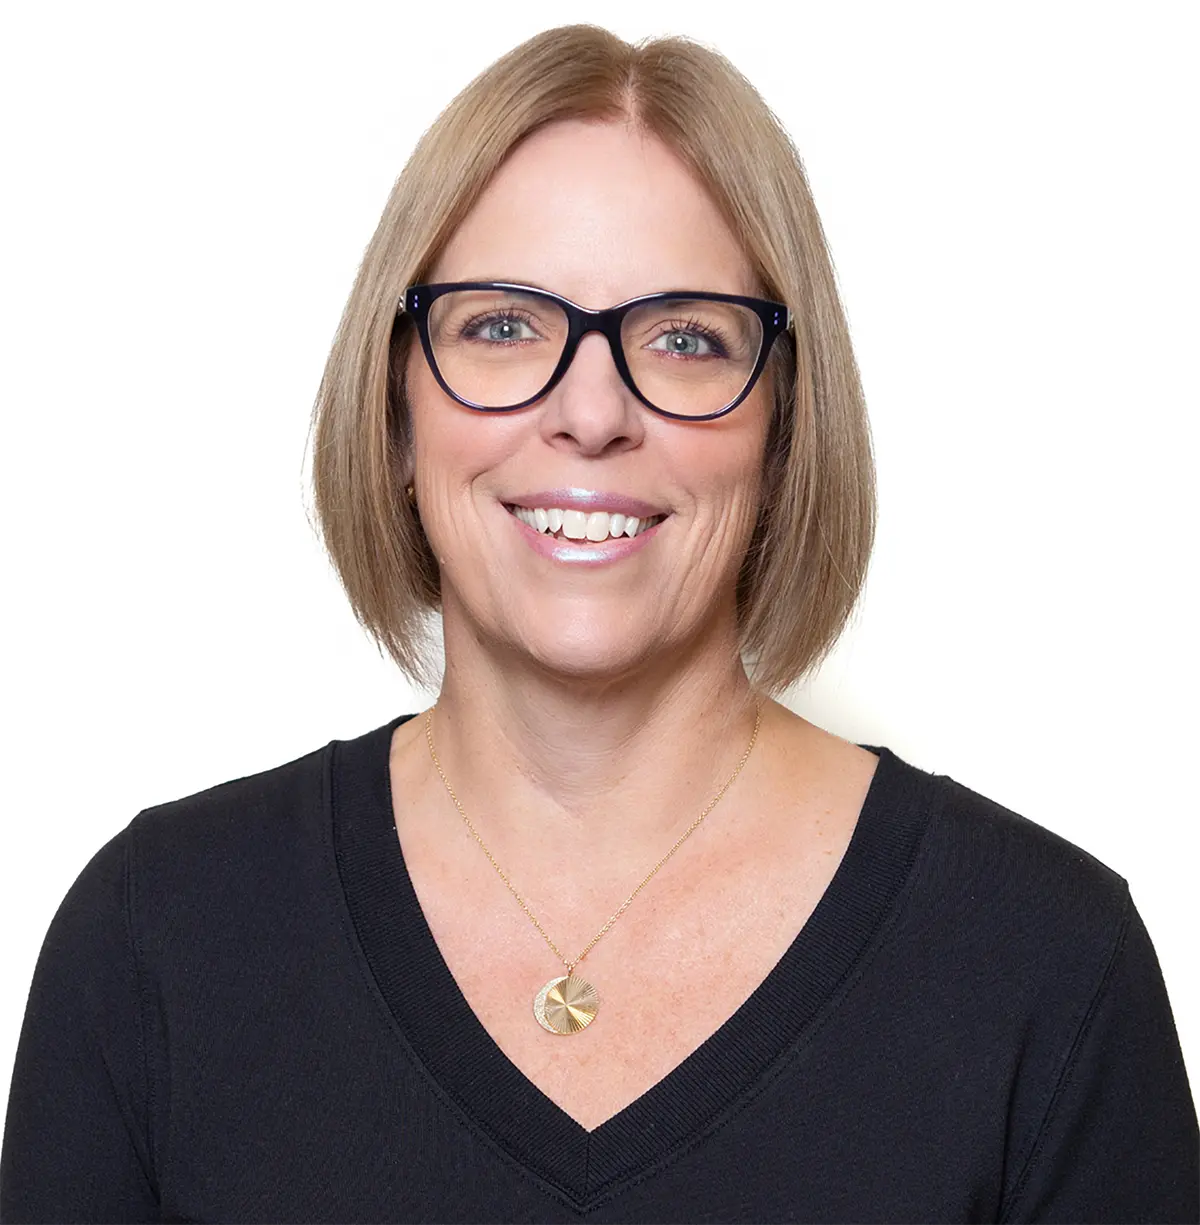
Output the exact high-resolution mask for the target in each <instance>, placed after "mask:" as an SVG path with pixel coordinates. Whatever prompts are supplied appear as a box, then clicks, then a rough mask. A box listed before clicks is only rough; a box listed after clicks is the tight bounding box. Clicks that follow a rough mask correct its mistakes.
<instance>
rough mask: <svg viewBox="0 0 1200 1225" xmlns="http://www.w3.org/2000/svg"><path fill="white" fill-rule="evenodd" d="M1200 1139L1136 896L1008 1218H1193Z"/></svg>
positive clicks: (1199, 1191) (1199, 1204)
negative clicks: (1137, 908)
mask: <svg viewBox="0 0 1200 1225" xmlns="http://www.w3.org/2000/svg"><path fill="white" fill-rule="evenodd" d="M1198 1145H1200V1138H1198V1136H1197V1129H1196V1111H1195V1107H1194V1106H1193V1104H1192V1098H1191V1094H1190V1092H1189V1089H1188V1081H1187V1073H1186V1071H1185V1070H1184V1065H1183V1056H1182V1054H1181V1052H1180V1049H1179V1038H1178V1035H1177V1034H1176V1031H1175V1023H1174V1019H1173V1017H1172V1014H1171V1006H1170V1003H1169V1002H1168V999H1167V992H1166V988H1165V986H1164V984H1163V979H1162V972H1161V970H1160V969H1159V965H1158V959H1157V957H1156V956H1155V953H1154V948H1153V945H1152V944H1151V942H1150V937H1149V935H1148V934H1147V932H1146V928H1145V925H1144V924H1143V923H1142V919H1141V916H1140V915H1139V914H1138V912H1137V910H1136V908H1135V907H1134V905H1133V903H1132V901H1131V902H1130V903H1129V910H1128V914H1127V917H1126V923H1125V925H1124V927H1123V930H1122V934H1121V936H1120V938H1119V939H1118V941H1117V946H1116V948H1115V950H1114V952H1113V956H1112V959H1111V961H1110V962H1109V964H1108V968H1107V970H1106V972H1105V975H1104V978H1103V980H1102V981H1101V983H1100V985H1099V987H1098V989H1097V992H1096V995H1095V998H1094V999H1093V1001H1092V1005H1091V1008H1090V1009H1089V1010H1088V1012H1087V1015H1086V1016H1085V1018H1084V1021H1083V1024H1082V1026H1081V1027H1080V1030H1079V1032H1078V1034H1076V1036H1075V1040H1074V1043H1073V1045H1072V1047H1071V1050H1070V1052H1069V1053H1067V1055H1066V1061H1065V1063H1064V1065H1063V1069H1062V1072H1061V1075H1060V1077H1059V1080H1058V1083H1057V1085H1056V1086H1055V1089H1054V1092H1053V1095H1052V1097H1051V1099H1050V1104H1049V1108H1048V1110H1047V1112H1046V1117H1045V1118H1044V1120H1043V1121H1042V1125H1041V1130H1040V1132H1039V1135H1038V1139H1037V1142H1036V1143H1035V1144H1034V1147H1033V1151H1032V1153H1031V1155H1030V1157H1029V1160H1028V1161H1027V1163H1026V1165H1025V1168H1024V1169H1023V1170H1022V1171H1021V1173H1020V1175H1019V1177H1018V1180H1017V1182H1016V1185H1015V1187H1014V1189H1013V1190H1012V1192H1010V1194H1009V1195H1008V1196H1007V1197H1006V1200H1005V1204H1004V1207H1003V1209H1002V1211H1001V1214H1000V1220H1001V1221H1005V1222H1010V1221H1012V1222H1016V1221H1047V1222H1069V1221H1079V1222H1105V1221H1109V1222H1126V1223H1129V1222H1137V1221H1144V1222H1158V1223H1159V1225H1165V1223H1167V1222H1176V1221H1182V1222H1195V1221H1196V1220H1197V1219H1198V1217H1200V1151H1198Z"/></svg>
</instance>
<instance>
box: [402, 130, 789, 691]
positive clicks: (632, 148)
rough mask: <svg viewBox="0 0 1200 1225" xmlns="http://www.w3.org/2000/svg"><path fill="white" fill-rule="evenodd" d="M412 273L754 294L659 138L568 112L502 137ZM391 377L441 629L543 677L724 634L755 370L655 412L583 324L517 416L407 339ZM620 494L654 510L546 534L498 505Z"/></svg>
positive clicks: (760, 398)
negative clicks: (679, 412)
mask: <svg viewBox="0 0 1200 1225" xmlns="http://www.w3.org/2000/svg"><path fill="white" fill-rule="evenodd" d="M428 279H429V280H430V281H431V282H441V281H481V280H487V281H511V282H516V283H519V284H524V285H531V286H536V287H539V288H542V289H548V290H551V291H553V292H555V293H558V294H561V295H563V296H564V297H566V298H569V299H571V300H572V301H574V302H577V303H578V304H579V305H581V306H584V307H591V308H594V309H599V308H603V307H608V306H613V305H616V304H617V303H619V302H623V301H625V300H626V299H628V298H633V297H637V296H639V295H642V294H649V293H656V292H661V291H666V290H677V289H693V290H709V291H714V292H721V293H732V294H744V295H747V296H757V295H758V293H759V287H758V286H757V285H756V283H755V280H754V277H753V274H752V272H751V269H750V266H749V264H748V262H747V260H746V257H745V255H744V253H743V252H742V250H741V248H740V246H739V244H738V242H737V240H736V238H735V237H734V235H733V233H732V232H731V231H730V230H729V228H728V227H727V226H726V224H725V222H724V220H723V219H722V217H721V215H720V213H719V212H718V210H717V208H716V206H715V205H714V204H713V202H712V201H711V199H710V198H709V197H708V195H707V194H706V192H705V191H704V189H703V188H702V187H701V186H700V185H699V183H698V182H697V181H696V180H695V179H694V178H693V177H692V176H691V174H690V172H689V171H688V170H687V169H686V168H685V167H684V166H683V164H682V163H681V162H680V161H679V160H678V159H677V158H676V157H675V156H674V155H673V154H672V153H671V152H670V151H669V150H668V149H667V148H666V147H665V146H664V145H662V144H661V143H659V142H658V141H657V140H656V139H654V138H653V137H648V136H645V135H643V134H640V133H638V132H637V131H635V130H633V129H631V128H629V127H626V126H625V125H622V124H599V123H584V122H576V121H569V122H560V123H556V124H553V125H550V126H548V127H546V128H544V129H542V130H541V131H539V132H538V133H536V134H535V135H533V136H532V137H530V138H529V139H528V140H527V141H525V142H524V143H523V144H522V145H521V146H520V147H519V148H518V149H517V150H516V151H515V152H514V153H513V155H512V156H511V157H510V158H509V160H508V161H507V162H506V163H505V164H504V166H503V167H502V168H501V170H500V171H499V172H498V174H497V175H496V176H495V178H494V179H493V181H492V182H491V183H490V185H489V186H488V188H487V190H486V191H485V192H484V193H483V194H482V196H481V197H480V198H479V200H478V202H477V203H476V205H475V207H474V208H473V210H472V211H471V212H470V213H469V214H468V216H467V217H466V219H465V220H464V221H463V223H462V225H461V226H460V227H459V228H458V230H457V231H456V233H455V234H454V236H453V238H452V240H451V241H450V243H449V245H448V246H447V247H446V249H445V251H444V252H443V254H442V256H441V258H440V259H439V260H438V262H437V264H436V266H435V267H434V269H433V270H432V272H431V274H430V276H429V278H428ZM667 360H672V359H670V358H668V359H667ZM407 385H408V399H409V404H410V407H411V412H412V419H413V439H414V450H413V459H414V464H415V475H414V482H415V485H416V491H417V502H418V506H419V508H420V515H421V521H422V524H423V525H424V529H425V532H426V535H427V536H428V538H429V541H430V543H431V545H432V548H433V551H434V553H435V555H436V556H437V558H438V562H439V564H440V568H441V582H442V600H443V614H444V617H445V621H446V634H447V642H448V644H449V643H451V642H453V641H455V637H456V635H459V634H462V633H466V634H467V635H469V636H470V637H471V638H472V639H474V640H475V641H476V642H478V643H480V644H481V645H484V646H485V647H487V648H488V649H491V650H500V651H502V652H505V653H508V652H514V651H515V652H516V653H517V655H518V656H519V657H523V658H526V659H529V658H532V659H533V660H535V661H537V662H538V663H539V664H540V665H542V666H544V667H546V668H548V669H550V670H551V671H553V672H555V673H558V674H566V675H571V676H574V677H580V678H583V677H587V678H592V679H596V680H603V679H619V678H620V677H622V676H624V675H627V674H628V673H629V672H630V671H631V670H633V669H636V668H638V667H639V666H644V665H646V664H647V663H649V662H651V661H658V662H665V661H667V660H669V659H670V657H671V655H672V654H676V653H678V652H680V651H683V650H687V649H689V648H691V647H695V646H696V645H698V644H700V643H702V642H708V643H712V642H722V643H723V645H725V646H727V645H728V643H730V642H732V636H733V634H734V633H735V617H734V587H735V582H736V578H737V573H738V570H739V567H740V565H741V561H742V558H743V556H744V554H745V551H746V547H747V544H748V542H749V538H750V533H751V531H752V529H753V526H754V522H755V518H756V514H757V509H758V497H759V474H760V469H761V465H762V456H763V448H764V445H765V439H766V432H767V425H768V418H769V403H770V388H769V385H768V382H767V379H766V378H765V377H764V378H762V379H760V380H759V382H758V383H757V384H756V386H755V387H754V389H753V391H752V392H751V394H750V395H749V396H748V397H747V398H746V400H744V401H743V402H742V403H741V404H740V405H739V406H738V407H737V408H736V409H734V411H733V412H731V413H729V414H727V415H726V416H724V417H720V418H717V419H716V420H713V421H700V422H683V421H676V420H671V419H669V418H664V417H660V416H659V415H658V414H656V413H653V412H651V411H650V410H649V409H647V408H645V407H644V406H643V405H642V404H641V403H640V402H639V401H638V400H637V399H636V398H635V397H634V395H633V394H632V393H631V392H630V391H629V389H628V388H627V387H626V386H625V384H624V383H623V382H622V380H621V378H620V375H619V374H618V373H617V369H616V366H615V364H614V362H613V358H612V355H611V352H610V350H609V347H608V342H607V340H606V339H605V338H604V336H603V335H602V334H600V333H598V332H592V333H589V334H588V335H587V336H585V337H584V338H583V340H582V341H581V342H580V345H579V349H578V351H577V353H576V355H575V360H574V362H573V363H572V365H571V367H570V369H569V370H568V371H567V374H566V376H565V377H564V378H563V379H562V381H561V382H560V383H559V384H558V385H557V386H556V387H555V388H554V389H553V390H552V391H551V392H550V393H549V394H548V395H546V396H545V397H543V398H542V399H541V400H539V401H538V402H537V403H535V404H533V405H532V406H530V407H529V408H525V409H521V410H518V411H516V412H511V413H490V414H489V413H482V412H477V411H474V410H472V409H469V408H465V407H464V406H463V405H461V404H459V403H457V402H456V401H455V400H454V399H452V398H451V397H449V396H447V395H446V394H445V392H443V391H442V390H441V388H440V387H439V386H438V384H437V382H436V380H435V379H434V377H433V374H432V372H431V371H430V369H429V366H428V364H427V362H426V360H425V357H424V355H423V353H422V351H421V348H420V346H419V345H418V344H416V343H414V344H413V347H412V352H411V354H410V356H409V361H408V369H407ZM631 502H632V503H633V504H634V506H633V509H634V510H635V511H636V510H637V509H638V508H639V504H640V508H641V509H642V510H644V511H645V512H646V513H644V514H642V515H641V516H640V517H641V518H642V519H643V520H645V519H646V518H648V517H649V516H650V514H651V512H653V514H655V515H662V516H665V517H664V518H663V519H662V521H661V522H660V523H658V525H657V526H655V527H654V528H653V529H652V530H650V531H646V532H644V533H643V534H640V535H638V536H635V537H633V538H629V537H627V536H621V537H620V538H619V539H616V540H615V539H612V538H610V539H609V540H607V541H604V542H602V543H592V542H591V541H589V540H586V539H584V540H580V541H574V540H570V539H555V538H551V537H549V536H546V535H544V534H542V533H540V532H538V531H537V530H536V528H535V527H530V526H529V525H527V524H526V523H525V522H522V519H521V518H518V517H517V516H516V515H515V514H514V513H513V508H515V507H517V506H524V507H526V508H533V507H541V508H543V509H546V510H554V509H559V510H571V509H576V510H583V511H584V512H585V513H595V512H599V511H615V512H621V511H623V510H628V509H629V507H630V503H631ZM526 513H527V512H525V511H522V514H526ZM550 522H551V523H553V522H554V518H553V516H551V519H550ZM579 522H580V521H579V520H578V519H574V520H572V521H569V526H572V527H573V525H574V524H577V523H579ZM616 526H617V527H619V526H620V521H619V520H618V521H617V524H616ZM595 528H598V523H596V524H595V525H594V529H595ZM593 534H599V533H598V530H594V532H593ZM560 535H561V532H560Z"/></svg>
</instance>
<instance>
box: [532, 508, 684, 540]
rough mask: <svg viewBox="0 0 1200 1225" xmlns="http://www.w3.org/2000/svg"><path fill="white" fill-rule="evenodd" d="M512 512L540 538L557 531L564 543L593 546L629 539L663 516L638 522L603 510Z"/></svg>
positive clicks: (636, 519) (554, 509)
mask: <svg viewBox="0 0 1200 1225" xmlns="http://www.w3.org/2000/svg"><path fill="white" fill-rule="evenodd" d="M511 510H512V513H513V514H514V515H515V516H516V517H517V518H518V519H520V520H521V522H522V523H524V524H526V525H528V526H529V527H531V528H533V530H534V531H535V532H541V533H542V534H543V535H546V534H551V535H552V534H554V533H555V532H559V531H561V532H562V534H563V535H564V536H566V538H567V539H568V540H590V541H591V542H592V543H593V544H600V543H601V542H602V541H605V540H608V539H609V538H610V537H611V538H614V539H615V538H616V537H618V536H628V537H629V538H630V539H632V538H633V537H634V536H638V535H640V534H641V533H642V532H644V531H646V530H647V529H649V528H651V527H653V526H654V524H656V523H658V522H660V521H661V520H662V519H663V518H664V516H662V515H657V516H654V517H652V518H649V519H639V518H637V517H636V516H634V515H622V514H615V513H614V514H610V513H609V512H608V511H604V510H594V511H592V512H591V513H588V512H587V511H582V510H561V509H559V508H558V507H554V506H547V507H541V506H539V507H536V508H531V507H526V506H513V507H511Z"/></svg>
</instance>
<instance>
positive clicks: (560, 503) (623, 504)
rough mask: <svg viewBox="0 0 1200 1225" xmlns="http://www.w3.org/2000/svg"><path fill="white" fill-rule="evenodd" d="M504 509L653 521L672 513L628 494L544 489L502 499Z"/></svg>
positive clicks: (589, 490)
mask: <svg viewBox="0 0 1200 1225" xmlns="http://www.w3.org/2000/svg"><path fill="white" fill-rule="evenodd" d="M502 501H503V502H504V504H505V506H508V507H513V506H521V507H524V508H525V509H526V510H537V509H539V508H541V509H542V510H550V509H551V508H556V509H558V510H562V511H567V510H577V511H582V512H583V513H584V514H591V513H592V512H593V511H607V512H608V513H609V514H610V515H611V514H621V515H624V516H625V517H626V518H635V519H653V518H656V517H659V516H666V515H668V514H670V513H671V512H670V510H669V509H668V508H667V507H665V506H656V505H655V504H654V503H652V502H646V501H644V500H643V499H642V498H635V497H631V496H630V495H629V494H623V493H614V492H611V491H607V490H592V489H543V490H540V491H538V492H536V493H520V494H514V495H513V496H512V497H506V498H503V499H502Z"/></svg>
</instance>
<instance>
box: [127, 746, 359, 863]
mask: <svg viewBox="0 0 1200 1225" xmlns="http://www.w3.org/2000/svg"><path fill="white" fill-rule="evenodd" d="M337 743H338V742H337V741H331V742H330V743H328V744H326V745H323V746H322V747H321V748H318V749H314V750H312V751H311V752H308V753H305V754H304V755H303V756H301V757H297V758H295V759H294V760H292V761H288V762H285V763H283V764H282V765H277V766H273V767H270V768H268V769H265V770H260V771H258V772H256V773H254V774H248V775H246V776H244V777H242V778H235V779H230V780H228V781H227V782H222V783H218V784H216V785H215V786H212V787H208V788H205V789H204V790H203V791H198V792H196V793H194V794H192V795H187V796H182V797H180V798H179V799H175V800H170V801H168V802H166V803H161V804H156V805H153V806H152V807H149V808H145V809H143V810H142V811H141V812H140V813H138V814H137V816H136V817H135V818H134V819H133V821H132V822H131V823H130V826H129V834H130V837H131V839H132V841H133V843H134V844H135V845H136V846H137V848H138V850H139V852H140V853H141V854H142V855H156V854H163V853H166V854H169V855H170V856H172V857H177V856H179V855H186V854H187V853H189V852H196V853H209V854H211V853H212V852H213V851H215V850H217V849H219V848H220V849H224V850H226V851H233V850H235V849H237V848H238V847H248V846H251V845H254V844H255V843H261V842H264V841H275V840H277V839H278V838H280V837H281V836H285V835H286V834H288V833H289V832H294V831H295V826H296V825H297V823H303V822H304V821H305V818H306V817H310V816H311V815H312V814H313V813H315V811H316V810H318V809H319V808H320V807H322V805H323V801H324V797H325V794H326V791H327V786H328V784H327V778H328V771H329V762H330V759H331V755H332V753H333V751H334V749H335V748H336V746H337Z"/></svg>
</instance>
